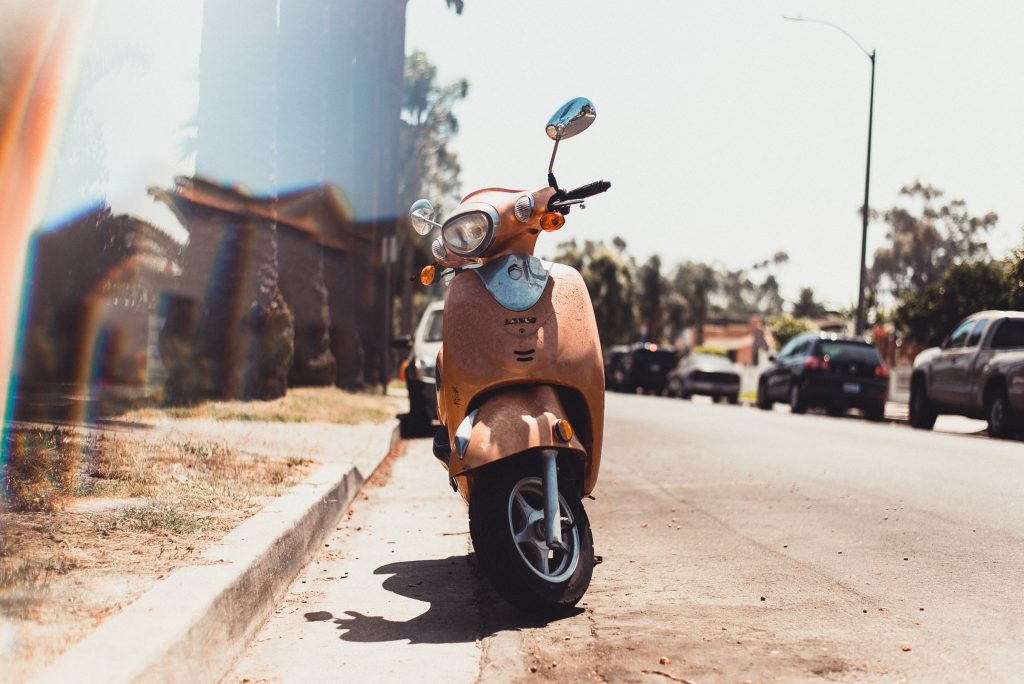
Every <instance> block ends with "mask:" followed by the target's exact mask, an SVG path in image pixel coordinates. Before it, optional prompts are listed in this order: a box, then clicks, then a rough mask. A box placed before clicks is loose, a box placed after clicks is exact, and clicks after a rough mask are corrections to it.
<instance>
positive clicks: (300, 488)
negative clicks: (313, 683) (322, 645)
mask: <svg viewBox="0 0 1024 684" xmlns="http://www.w3.org/2000/svg"><path fill="white" fill-rule="evenodd" d="M359 427H360V428H362V429H359V430H353V431H350V432H349V433H348V435H349V436H358V437H357V438H356V439H352V440H348V441H347V443H345V444H335V445H334V446H333V448H331V449H329V450H327V451H328V452H329V453H324V454H316V453H311V454H310V455H311V456H314V455H316V456H322V458H321V459H320V460H322V461H324V462H327V465H324V466H323V467H321V468H320V469H319V470H317V471H316V472H314V473H313V474H312V475H310V476H309V477H308V478H306V479H305V480H304V481H303V482H301V483H300V484H298V485H296V486H295V487H293V488H292V489H290V490H289V491H288V492H286V493H285V494H284V495H283V496H281V497H279V498H277V499H275V500H274V501H272V502H270V503H269V504H268V505H267V506H266V507H265V508H263V509H262V510H261V511H260V512H258V513H257V514H256V515H254V516H253V517H251V518H249V519H248V520H246V521H245V522H244V523H242V525H240V526H239V527H237V528H235V529H234V530H233V531H232V532H230V533H228V535H227V536H226V537H225V538H224V539H222V540H221V541H220V542H219V543H218V544H216V545H214V546H213V547H211V548H210V549H208V550H207V551H205V552H204V553H203V554H202V556H201V560H200V563H201V564H199V565H193V566H189V567H185V568H181V569H179V570H177V571H175V572H173V573H172V574H171V575H169V576H168V577H167V578H166V579H164V580H162V581H161V582H159V583H158V584H157V585H156V586H155V587H153V588H152V589H150V590H149V591H148V592H146V593H145V594H144V595H143V596H142V597H141V598H139V599H138V600H137V601H135V602H134V603H132V604H131V605H130V606H128V607H127V608H125V610H123V611H122V612H120V613H118V614H117V615H115V616H114V617H112V618H110V619H109V620H107V621H106V622H104V623H103V624H102V625H101V626H100V627H99V628H97V629H96V630H95V631H94V632H92V633H91V634H89V636H87V637H86V638H85V639H83V640H82V641H80V642H79V643H77V644H75V645H74V646H73V647H71V648H70V649H69V650H68V651H67V652H66V653H64V654H63V655H62V656H61V657H60V658H59V659H58V660H57V661H56V662H54V663H53V664H51V665H50V666H49V667H48V668H46V669H45V670H43V671H42V672H41V673H40V674H39V676H37V677H36V678H35V679H33V681H37V682H69V681H74V682H104V683H112V684H113V683H118V682H126V683H127V682H150V681H159V682H215V681H218V680H219V679H220V678H221V677H222V676H223V674H224V673H225V672H226V670H227V669H228V668H229V667H230V666H231V663H232V662H233V661H234V660H235V658H236V657H237V656H238V654H239V653H240V652H241V650H242V649H243V648H244V647H245V644H246V641H247V640H248V639H249V637H250V636H251V635H252V634H253V633H254V632H255V630H256V629H258V628H259V626H260V625H261V624H262V623H263V622H264V620H266V618H267V617H268V616H269V615H270V613H271V612H272V611H273V609H274V606H275V605H276V604H277V602H278V601H279V600H280V598H281V597H282V596H283V594H284V592H285V591H286V589H287V588H288V585H289V584H290V583H291V581H292V579H293V578H294V577H295V575H296V574H298V572H299V570H301V569H302V567H303V566H304V565H305V564H306V563H307V562H308V561H309V559H310V558H311V557H312V556H313V555H314V554H315V552H316V550H317V548H318V547H319V546H320V544H321V543H322V540H323V538H324V537H325V535H326V534H327V533H328V532H329V531H331V530H333V529H334V526H335V524H336V522H337V520H338V518H339V517H340V516H341V514H342V513H343V512H344V511H345V510H346V509H347V508H348V506H349V504H350V503H351V501H352V499H353V498H354V497H355V496H356V494H357V493H358V492H359V489H360V487H362V485H363V483H364V482H365V481H366V480H367V479H368V478H369V477H370V475H371V474H372V473H373V471H374V470H376V468H377V466H378V465H379V464H380V463H381V461H382V460H383V459H384V458H385V457H386V456H387V454H388V453H390V451H391V450H392V449H394V448H395V447H396V445H397V441H398V421H397V420H394V419H393V420H390V421H387V422H385V423H381V424H379V425H375V426H359ZM220 429H226V428H224V427H223V425H222V426H221V427H220ZM238 429H243V428H238ZM249 429H251V426H250V427H249ZM340 456H346V457H348V456H351V461H352V462H338V461H339V460H340Z"/></svg>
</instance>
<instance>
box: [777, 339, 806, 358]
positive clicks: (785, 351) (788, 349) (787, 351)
mask: <svg viewBox="0 0 1024 684" xmlns="http://www.w3.org/2000/svg"><path fill="white" fill-rule="evenodd" d="M803 341H804V340H803V339H802V338H799V337H794V338H793V339H791V340H790V341H789V342H787V343H786V346H784V347H783V348H782V351H780V352H779V358H780V359H784V358H786V357H787V356H789V355H791V354H792V353H793V350H794V349H796V348H797V346H798V345H800V344H801V343H802V342H803Z"/></svg>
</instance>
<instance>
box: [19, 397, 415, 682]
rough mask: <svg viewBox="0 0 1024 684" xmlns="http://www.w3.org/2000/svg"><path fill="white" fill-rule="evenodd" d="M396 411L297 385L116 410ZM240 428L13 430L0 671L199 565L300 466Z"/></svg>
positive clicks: (330, 416)
mask: <svg viewBox="0 0 1024 684" xmlns="http://www.w3.org/2000/svg"><path fill="white" fill-rule="evenodd" d="M397 412H398V411H397V410H396V405H395V400H394V399H393V398H392V399H388V398H386V397H382V396H372V395H358V394H351V393H346V392H342V391H340V390H333V389H298V390H292V391H290V392H289V394H288V396H287V397H285V398H283V399H279V400H276V401H270V402H249V403H243V402H210V403H207V404H202V405H199V406H194V407H189V408H184V409H164V410H153V409H147V410H145V411H142V410H140V411H137V412H135V413H134V414H128V416H126V417H127V418H129V420H131V419H132V418H133V417H135V418H145V417H147V416H152V415H155V416H157V417H160V418H163V419H165V420H161V421H157V422H159V423H161V424H166V422H165V421H169V422H170V423H172V424H173V423H174V422H175V418H177V417H187V418H192V417H196V418H207V419H217V420H247V421H271V422H282V421H289V422H314V421H316V422H329V423H339V424H350V423H359V422H367V421H379V420H384V419H386V418H389V417H392V416H394V415H395V414H396V413H397ZM253 429H254V430H258V429H257V428H255V426H253ZM250 432H252V431H250V430H248V428H247V429H246V434H245V435H244V436H239V435H237V434H234V433H232V432H231V431H230V430H228V431H226V432H225V433H224V435H220V434H219V433H218V435H217V438H216V439H208V438H205V437H201V436H197V435H202V434H206V432H205V431H199V432H188V431H185V430H180V431H178V430H177V429H175V428H172V429H171V430H170V431H169V432H167V431H165V430H163V431H157V430H152V429H149V428H148V427H145V428H144V429H140V430H135V431H131V432H112V431H103V430H97V429H88V428H84V427H82V428H79V429H77V430H74V429H68V428H53V429H50V428H47V429H36V428H18V429H13V430H12V431H11V432H10V434H9V435H8V441H7V442H6V444H5V445H6V447H7V455H8V461H7V462H6V464H5V467H4V470H3V473H2V476H3V488H2V490H0V493H2V494H3V497H2V498H3V501H0V615H2V616H3V617H4V619H5V620H7V621H10V622H11V624H13V625H15V628H16V629H17V630H21V631H19V633H20V634H22V635H23V636H24V638H25V640H24V643H23V646H24V648H21V647H19V648H18V649H14V650H9V651H8V652H6V653H5V652H3V649H0V672H5V674H7V673H13V674H11V676H12V677H14V679H15V680H23V679H27V678H28V677H30V676H31V675H32V674H33V673H34V672H36V671H38V669H39V668H40V667H41V666H42V665H44V664H45V662H46V661H48V660H49V659H51V658H52V656H53V654H56V653H59V652H60V651H61V650H63V649H64V648H65V647H66V646H67V644H69V643H72V642H74V641H75V640H77V639H79V638H81V637H82V636H83V635H84V634H85V633H87V632H88V631H89V630H91V629H93V628H94V627H95V625H97V624H98V623H99V622H101V621H102V620H103V619H105V618H106V617H107V616H109V615H111V614H112V613H114V612H116V611H118V610H119V609H120V608H121V607H123V606H124V605H127V604H128V603H130V602H131V601H132V600H134V599H135V598H136V597H138V596H139V595H141V594H142V593H143V592H144V591H145V590H146V589H148V588H149V587H151V586H152V584H153V583H155V582H156V581H157V580H159V579H161V578H162V577H165V576H166V575H167V574H168V573H170V572H171V571H173V570H174V569H175V568H177V567H180V566H183V565H189V564H194V563H197V562H203V560H202V559H201V558H200V557H199V555H200V554H201V553H202V551H203V550H204V549H205V548H207V547H208V546H209V545H210V544H213V543H215V542H216V541H217V540H219V539H220V538H222V537H223V535H224V533H225V532H227V531H229V530H231V529H234V528H235V527H236V526H237V525H238V524H239V523H241V522H242V521H243V520H245V519H246V518H247V517H249V516H250V515H251V514H253V513H254V512H256V511H257V510H258V509H259V508H260V507H261V506H263V505H264V504H265V503H266V502H267V501H269V500H270V499H271V498H272V497H275V496H278V495H280V494H282V493H283V492H284V491H285V489H287V488H288V487H290V486H291V485H292V484H294V483H296V482H298V481H300V480H301V479H302V478H304V477H305V476H306V475H307V474H308V473H309V472H310V470H311V469H312V465H313V463H314V462H313V461H312V460H310V459H309V458H306V455H307V454H306V453H305V452H303V451H300V450H298V449H296V450H292V451H291V452H289V451H288V450H287V448H285V449H280V448H274V449H268V448H266V446H265V445H262V444H260V443H259V442H260V438H258V437H256V438H251V437H250V436H249V433H250ZM158 434H159V435H164V436H162V437H156V436H155V435H158ZM167 435H170V436H167ZM226 440H233V441H230V442H229V441H226ZM253 441H255V442H256V444H253V443H252V442H253ZM20 625H24V627H21V626H20ZM27 635H32V636H31V637H29V636H27ZM19 639H21V637H19ZM19 643H22V642H21V641H19ZM19 649H20V650H19ZM26 649H27V650H26ZM0 679H3V677H2V676H0Z"/></svg>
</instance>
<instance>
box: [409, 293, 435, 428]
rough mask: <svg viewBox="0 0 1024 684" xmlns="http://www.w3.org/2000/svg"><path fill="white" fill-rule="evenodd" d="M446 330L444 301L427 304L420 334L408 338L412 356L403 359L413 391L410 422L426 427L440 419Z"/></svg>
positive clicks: (418, 332) (417, 332)
mask: <svg viewBox="0 0 1024 684" xmlns="http://www.w3.org/2000/svg"><path fill="white" fill-rule="evenodd" d="M443 330H444V302H432V303H430V304H428V305H427V309H426V311H424V312H423V317H422V318H420V322H419V325H418V326H416V334H415V335H413V336H412V338H411V339H409V338H406V341H405V345H406V346H407V347H408V348H409V356H408V358H407V359H406V360H405V362H403V364H402V367H403V375H404V376H405V386H406V388H407V389H408V391H409V417H408V421H409V425H410V426H411V427H414V428H416V429H417V430H426V429H427V428H429V427H430V425H431V423H432V422H433V421H434V420H436V419H437V397H436V394H435V387H436V382H437V353H438V352H439V351H440V350H441V339H442V334H441V333H442V331H443Z"/></svg>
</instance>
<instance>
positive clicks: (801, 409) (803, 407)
mask: <svg viewBox="0 0 1024 684" xmlns="http://www.w3.org/2000/svg"><path fill="white" fill-rule="evenodd" d="M789 410H790V411H792V412H793V413H807V402H806V401H805V400H804V393H803V390H801V389H800V383H799V382H798V381H793V382H792V383H790V385H789Z"/></svg>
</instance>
